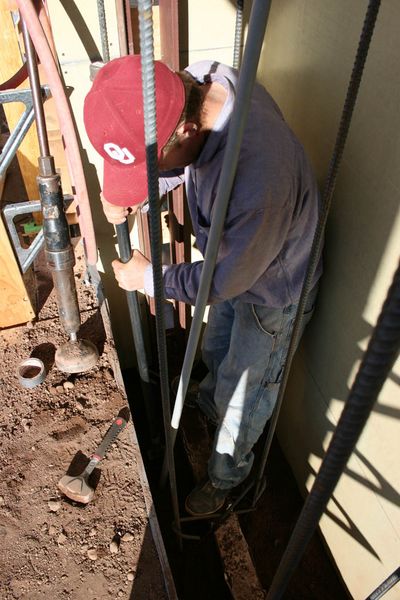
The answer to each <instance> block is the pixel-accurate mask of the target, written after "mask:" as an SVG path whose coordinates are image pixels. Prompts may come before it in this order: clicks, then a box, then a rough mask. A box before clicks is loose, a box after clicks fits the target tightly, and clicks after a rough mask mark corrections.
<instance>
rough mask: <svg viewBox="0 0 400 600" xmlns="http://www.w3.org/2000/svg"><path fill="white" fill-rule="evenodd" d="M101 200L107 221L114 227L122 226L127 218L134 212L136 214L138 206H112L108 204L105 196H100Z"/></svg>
mask: <svg viewBox="0 0 400 600" xmlns="http://www.w3.org/2000/svg"><path fill="white" fill-rule="evenodd" d="M100 200H101V203H102V205H103V211H104V214H105V216H106V219H107V221H108V222H109V223H112V225H120V224H121V223H123V222H124V221H125V219H126V217H127V216H128V215H129V214H131V213H132V212H136V209H137V206H134V207H133V208H130V207H128V206H116V205H115V204H111V202H108V201H107V200H106V199H105V198H104V196H103V194H100Z"/></svg>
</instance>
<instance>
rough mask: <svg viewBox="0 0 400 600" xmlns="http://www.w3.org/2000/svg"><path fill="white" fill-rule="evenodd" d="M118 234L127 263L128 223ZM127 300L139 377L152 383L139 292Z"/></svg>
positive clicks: (129, 256) (121, 226)
mask: <svg viewBox="0 0 400 600" xmlns="http://www.w3.org/2000/svg"><path fill="white" fill-rule="evenodd" d="M115 230H116V232H117V240H118V248H119V257H120V259H121V262H122V263H127V262H128V261H129V260H130V259H131V258H132V248H131V241H130V238H129V227H128V221H126V220H125V221H124V222H123V223H120V224H119V225H116V226H115ZM126 298H127V302H128V308H129V316H130V319H131V326H132V334H133V341H134V344H135V351H136V360H137V363H138V369H139V375H140V378H141V380H142V381H143V382H145V383H149V382H150V375H149V367H148V363H147V353H146V347H145V344H144V337H143V331H142V321H141V315H140V307H139V300H138V296H137V292H128V291H127V292H126Z"/></svg>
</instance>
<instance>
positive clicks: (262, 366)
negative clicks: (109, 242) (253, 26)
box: [84, 56, 321, 516]
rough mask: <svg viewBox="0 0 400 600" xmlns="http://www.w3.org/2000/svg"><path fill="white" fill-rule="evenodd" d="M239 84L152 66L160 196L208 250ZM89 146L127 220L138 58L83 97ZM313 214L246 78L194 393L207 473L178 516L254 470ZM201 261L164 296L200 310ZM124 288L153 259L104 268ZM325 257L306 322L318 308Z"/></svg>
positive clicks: (141, 148) (292, 160) (106, 199)
mask: <svg viewBox="0 0 400 600" xmlns="http://www.w3.org/2000/svg"><path fill="white" fill-rule="evenodd" d="M237 83H238V74H237V71H236V70H234V69H232V68H231V67H228V66H226V65H222V64H220V63H217V62H211V61H203V62H200V63H196V64H194V65H192V66H190V67H187V69H185V70H184V71H182V72H179V73H174V72H173V71H171V70H170V69H169V68H168V67H167V66H166V65H164V64H163V63H161V62H158V61H156V62H155V84H156V107H157V108H156V115H157V139H158V153H159V154H158V161H159V170H160V195H161V196H162V195H163V194H164V193H166V192H167V191H170V190H172V189H174V188H175V187H177V186H178V185H181V184H183V183H184V184H185V187H186V196H187V202H188V206H189V211H190V216H191V220H192V225H193V231H194V234H195V236H196V243H197V247H198V249H199V250H200V252H201V253H202V254H203V255H204V252H205V248H206V245H207V240H208V234H209V228H210V224H211V221H212V218H213V208H214V202H215V199H216V193H217V188H218V181H219V177H220V173H221V167H222V161H223V157H224V150H225V147H226V141H227V135H228V130H229V124H230V118H231V115H232V110H233V106H234V101H235V95H236V89H237ZM84 120H85V126H86V130H87V133H88V135H89V138H90V141H91V142H92V144H93V146H94V147H95V148H96V150H97V151H98V152H99V153H100V154H101V155H102V157H103V158H104V182H103V190H102V196H101V198H102V204H103V209H104V212H105V215H106V217H107V219H108V220H109V221H110V222H111V223H114V224H118V223H122V222H123V221H124V220H125V218H126V216H127V214H128V212H129V211H131V210H136V209H137V208H138V207H140V205H141V204H142V203H144V202H145V201H146V199H147V179H146V160H145V143H144V124H143V97H142V78H141V64H140V57H139V56H126V57H123V58H119V59H115V60H113V61H111V62H109V63H108V64H106V65H105V66H104V67H103V68H102V69H101V70H100V71H99V73H98V75H97V76H96V79H95V80H94V83H93V86H92V89H91V91H90V92H89V94H88V95H87V97H86V100H85V107H84ZM318 214H319V194H318V190H317V185H316V181H315V178H314V175H313V172H312V169H311V166H310V164H309V162H308V160H307V157H306V155H305V152H304V149H303V147H302V146H301V144H300V143H299V141H298V140H297V139H296V137H295V136H294V134H293V132H292V131H291V130H290V128H289V127H288V125H287V124H286V123H285V121H284V119H283V116H282V113H281V112H280V110H279V108H278V106H277V105H276V103H275V102H274V100H273V99H272V98H271V96H270V95H269V94H268V92H267V91H266V90H265V89H264V88H263V87H262V86H261V85H260V84H258V83H256V84H255V87H254V90H253V93H252V100H251V105H250V110H249V115H248V120H247V125H246V128H245V131H244V136H243V140H242V144H241V148H240V155H239V162H238V167H237V172H236V176H235V181H234V184H233V189H232V192H231V196H230V201H229V206H228V210H227V215H226V218H225V224H224V229H223V233H222V238H221V242H220V246H219V249H218V256H217V262H216V267H215V271H214V275H213V280H212V284H211V289H210V295H209V299H208V303H209V304H210V305H211V306H210V311H209V316H208V322H207V326H206V329H205V333H204V335H203V340H202V358H203V361H204V363H205V365H206V366H207V368H208V374H207V376H206V377H205V379H204V380H203V381H201V382H200V384H199V385H198V388H195V389H194V391H193V387H191V389H192V394H191V401H195V402H196V403H197V405H198V406H199V407H200V409H201V410H202V411H203V412H204V414H205V415H206V416H207V417H208V418H209V419H210V420H211V421H212V422H213V423H214V424H215V425H216V431H215V436H214V444H213V450H212V454H211V457H210V459H209V463H208V477H207V479H206V480H204V481H202V482H201V483H200V484H199V485H198V486H196V488H195V489H194V490H193V491H192V492H191V493H190V494H189V496H188V497H187V499H186V509H187V511H188V512H189V513H190V514H192V515H195V516H207V515H212V514H213V513H214V512H216V511H218V510H219V509H221V508H222V506H223V505H224V503H225V500H226V498H227V497H228V495H229V493H230V492H231V490H232V489H233V488H235V487H236V486H237V485H239V484H240V483H241V482H242V481H244V480H245V479H246V477H247V476H248V475H249V473H250V470H251V468H252V464H253V460H254V455H253V451H252V448H253V446H254V444H255V442H256V441H257V439H258V438H259V436H260V435H261V433H262V431H263V429H264V426H265V424H266V422H267V421H268V419H269V418H270V416H271V414H272V411H273V409H274V406H275V403H276V398H277V393H278V388H279V383H280V378H281V374H282V370H283V366H284V363H285V359H286V355H287V350H288V345H289V341H290V335H291V331H292V326H293V321H294V318H295V315H296V310H297V304H298V300H299V297H300V293H301V288H302V284H303V280H304V276H305V272H306V268H307V262H308V259H309V254H310V249H311V245H312V240H313V236H314V232H315V228H316V224H317V220H318ZM202 267H203V261H196V262H192V263H183V264H176V265H165V266H163V281H164V289H165V296H166V297H167V298H171V299H175V300H179V301H183V302H186V303H189V304H195V301H196V295H197V291H198V288H199V282H200V275H201V271H202ZM113 268H114V272H115V276H116V278H117V281H118V283H119V285H120V286H121V287H122V288H124V289H126V290H138V289H143V288H144V289H145V291H146V293H148V294H149V295H150V296H152V295H154V291H153V277H152V266H151V263H150V262H149V261H148V260H147V259H146V258H145V257H144V256H143V255H142V254H141V253H140V252H139V250H136V249H135V250H133V252H132V258H131V260H130V261H129V262H128V263H126V264H122V263H121V262H120V261H114V262H113ZM320 274H321V265H319V267H318V269H317V270H316V273H315V276H314V281H313V282H312V286H311V292H310V294H309V301H308V306H307V307H306V314H305V315H304V318H303V327H304V326H305V324H306V323H307V322H308V320H309V318H310V316H311V312H312V310H313V306H314V301H315V296H316V289H317V282H318V279H319V276H320Z"/></svg>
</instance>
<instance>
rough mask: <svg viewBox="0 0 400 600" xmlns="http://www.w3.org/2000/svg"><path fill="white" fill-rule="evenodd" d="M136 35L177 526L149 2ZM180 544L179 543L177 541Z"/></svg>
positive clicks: (144, 0) (142, 3) (144, 2)
mask: <svg viewBox="0 0 400 600" xmlns="http://www.w3.org/2000/svg"><path fill="white" fill-rule="evenodd" d="M138 7H139V34H140V54H141V66H142V87H143V110H144V134H145V144H146V163H147V180H148V192H149V224H150V244H151V260H152V265H153V281H154V298H155V308H156V315H155V320H156V333H157V349H158V362H159V371H160V386H161V400H162V407H163V421H164V433H165V446H166V456H167V461H168V472H169V481H170V489H171V498H172V505H173V511H174V518H175V522H176V523H177V524H178V523H179V506H178V493H177V487H176V475H175V461H174V450H173V442H172V430H171V424H170V420H171V410H170V400H169V379H168V362H167V345H166V337H165V322H164V285H163V275H162V259H161V247H162V241H161V218H160V198H159V184H158V179H159V174H158V151H157V125H156V95H155V76H154V43H153V15H152V3H151V0H139V2H138ZM179 543H180V544H181V540H180V539H179Z"/></svg>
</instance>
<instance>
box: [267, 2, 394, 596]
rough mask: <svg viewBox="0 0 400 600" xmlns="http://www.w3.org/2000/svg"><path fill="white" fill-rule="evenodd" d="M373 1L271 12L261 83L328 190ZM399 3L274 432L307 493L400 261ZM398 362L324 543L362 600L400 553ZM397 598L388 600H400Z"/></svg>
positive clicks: (370, 69)
mask: <svg viewBox="0 0 400 600" xmlns="http://www.w3.org/2000/svg"><path fill="white" fill-rule="evenodd" d="M366 6H367V3H366V2H363V1H361V0H355V1H354V2H346V1H345V0H339V1H338V2H321V1H320V0H301V1H300V0H299V1H297V2H291V1H289V0H281V1H280V2H272V8H271V14H270V20H269V24H268V30H267V36H266V42H265V46H264V49H263V54H262V56H261V60H260V67H259V78H260V79H261V80H263V81H264V82H265V83H266V85H267V86H268V88H269V90H270V91H271V93H272V94H273V96H274V97H275V99H276V100H277V102H278V103H279V105H280V106H281V108H282V110H283V112H284V114H285V116H286V119H287V120H288V122H289V124H290V125H291V126H292V128H293V129H294V131H295V132H296V133H297V135H298V136H299V138H300V139H301V141H302V142H303V143H304V145H305V147H306V149H307V151H308V153H309V156H310V157H311V159H312V161H313V164H314V166H315V169H316V173H317V176H318V179H319V181H320V183H321V185H322V183H323V181H324V178H325V175H326V172H327V165H328V161H329V158H330V155H331V152H332V148H333V144H334V141H335V136H336V131H337V126H338V120H339V117H340V113H341V110H342V106H343V102H344V98H345V93H346V87H347V83H348V80H349V77H350V72H351V68H352V64H353V60H354V55H355V51H356V48H357V44H358V39H359V35H360V32H361V26H362V22H363V19H364V11H365V9H366ZM399 19H400V5H399V4H398V3H397V2H396V1H395V0H388V1H387V2H385V3H382V8H381V11H380V15H379V17H378V21H377V25H376V30H375V35H374V39H373V41H372V44H371V48H370V53H369V56H368V60H367V64H366V69H365V74H364V77H363V82H362V86H361V89H360V95H359V99H358V103H357V106H356V109H355V112H354V116H353V121H352V125H351V129H350V134H349V138H348V142H347V145H346V149H345V153H344V157H343V162H342V166H341V169H340V173H339V177H338V181H337V187H336V191H335V195H334V200H333V206H332V211H331V214H330V218H329V223H328V227H327V236H326V246H325V273H324V276H323V280H322V285H321V291H320V295H319V299H318V305H317V310H316V313H315V316H314V318H313V321H312V323H311V324H310V326H309V328H308V331H307V332H306V335H305V337H304V343H303V345H302V351H301V352H300V353H298V356H297V359H296V361H295V364H294V366H293V373H292V377H291V380H290V383H289V386H288V390H287V397H286V401H285V404H284V407H283V410H282V413H281V418H280V422H279V427H278V435H279V439H280V442H281V444H282V446H283V449H284V451H285V454H286V456H287V457H288V459H289V461H290V463H291V465H292V468H293V470H294V473H295V475H296V477H297V481H298V483H299V486H300V488H301V489H302V490H303V492H305V491H306V489H307V488H308V489H309V488H310V487H311V484H312V481H313V474H314V473H315V472H316V471H317V470H318V468H319V465H320V463H321V456H322V455H323V453H324V451H325V450H326V448H327V444H328V443H329V439H330V437H331V433H332V430H333V428H334V427H335V425H336V423H337V421H338V418H339V416H340V414H341V411H342V408H343V404H344V401H345V399H346V397H347V395H348V391H349V389H350V386H351V384H352V382H353V378H354V375H355V372H356V370H357V367H358V365H359V361H360V358H361V356H362V352H363V350H364V349H365V348H366V344H367V341H368V339H369V336H370V334H371V331H372V329H373V327H374V325H375V323H376V319H377V316H378V314H379V311H380V308H381V305H382V302H383V300H384V298H385V296H386V290H387V287H388V286H389V284H390V282H391V279H392V276H393V273H394V271H395V269H396V267H397V263H398V257H399V242H398V240H399V239H400V238H399V236H400V219H399V177H400V175H399V173H400V171H399V166H400V143H399V130H398V123H399V106H400V102H399V101H400V83H399V79H398V76H397V69H396V65H397V61H398V56H399V52H400V39H399V37H398V27H397V24H398V23H399ZM399 376H400V364H399V362H398V363H397V364H396V365H395V368H394V370H393V372H392V374H391V376H390V377H389V379H388V380H387V382H386V384H385V386H384V389H383V391H382V393H381V394H380V396H379V399H378V402H377V404H376V406H375V408H374V411H373V413H372V415H371V418H370V420H369V422H368V424H367V426H366V428H365V430H364V433H363V435H362V437H361V439H360V441H359V443H358V445H357V449H356V452H355V453H354V455H353V457H352V458H351V460H350V462H349V464H348V466H347V469H346V472H345V474H344V475H343V477H342V478H341V480H340V482H339V485H338V486H337V489H336V491H335V494H334V498H333V500H332V501H331V502H330V504H329V506H328V510H327V511H326V514H325V515H324V517H323V519H322V521H321V528H322V533H323V535H324V537H325V539H326V541H327V543H328V545H329V547H330V550H331V552H332V555H333V557H334V559H335V561H336V563H337V565H338V568H339V570H340V572H341V574H342V577H343V578H344V580H345V581H346V584H347V586H348V588H349V590H350V592H351V594H352V596H353V597H354V598H356V599H359V598H360V599H361V598H365V597H366V596H367V595H368V594H369V593H370V592H371V591H372V590H373V589H374V588H375V587H376V586H377V585H379V584H380V583H381V582H382V581H383V580H384V579H385V578H386V577H387V576H388V575H389V574H390V573H391V572H392V571H393V570H394V569H396V568H397V567H398V564H399V555H400V539H399V538H400V509H399V498H400V497H399V489H400V470H399V468H398V456H399V451H400V435H399V433H400V431H399V416H400V408H399V397H400V393H399V381H400V379H399ZM399 594H400V591H399V587H398V586H397V587H395V588H393V589H392V591H391V592H389V593H387V595H386V596H385V598H388V599H390V598H392V599H394V598H399Z"/></svg>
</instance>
